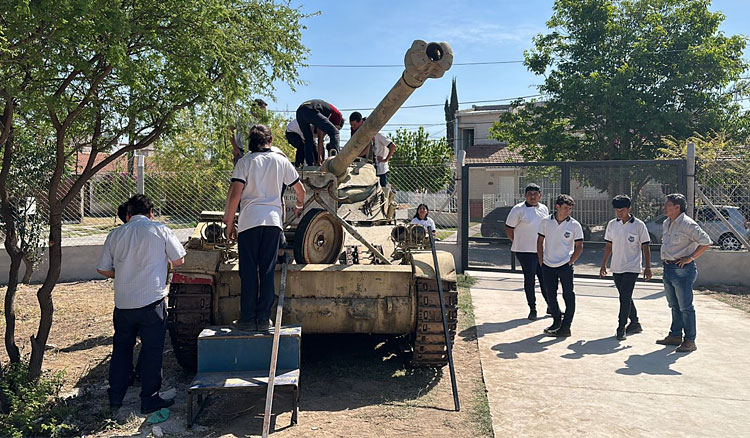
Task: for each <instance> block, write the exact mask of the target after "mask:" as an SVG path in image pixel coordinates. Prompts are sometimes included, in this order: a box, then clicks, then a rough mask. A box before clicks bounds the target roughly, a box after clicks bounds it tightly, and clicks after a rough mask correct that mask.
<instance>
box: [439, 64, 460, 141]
mask: <svg viewBox="0 0 750 438" xmlns="http://www.w3.org/2000/svg"><path fill="white" fill-rule="evenodd" d="M443 111H444V112H445V137H446V138H447V141H448V144H449V145H451V146H454V144H455V143H454V142H455V139H454V138H453V137H454V135H455V133H456V112H457V111H458V91H457V90H456V78H453V81H451V99H450V102H449V101H448V99H445V108H444V109H443Z"/></svg>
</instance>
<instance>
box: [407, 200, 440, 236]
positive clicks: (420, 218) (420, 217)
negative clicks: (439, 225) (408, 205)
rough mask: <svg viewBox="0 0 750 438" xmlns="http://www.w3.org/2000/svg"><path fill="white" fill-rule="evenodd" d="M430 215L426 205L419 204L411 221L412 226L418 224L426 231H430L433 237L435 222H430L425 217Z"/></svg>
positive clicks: (428, 218) (430, 219)
mask: <svg viewBox="0 0 750 438" xmlns="http://www.w3.org/2000/svg"><path fill="white" fill-rule="evenodd" d="M428 214H430V209H429V207H427V204H419V206H417V213H416V214H415V215H414V218H413V219H412V220H411V223H412V224H419V225H421V226H423V227H425V228H427V229H428V230H430V231H432V235H433V236H434V235H435V221H433V220H432V218H430V217H427V215H428Z"/></svg>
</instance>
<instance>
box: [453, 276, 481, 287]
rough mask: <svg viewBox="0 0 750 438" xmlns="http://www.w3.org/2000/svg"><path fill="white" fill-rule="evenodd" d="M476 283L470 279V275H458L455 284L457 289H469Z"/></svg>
mask: <svg viewBox="0 0 750 438" xmlns="http://www.w3.org/2000/svg"><path fill="white" fill-rule="evenodd" d="M476 282H477V279H476V278H474V277H472V276H471V275H468V274H458V281H457V282H456V284H457V285H458V287H465V288H470V287H472V286H474V283H476Z"/></svg>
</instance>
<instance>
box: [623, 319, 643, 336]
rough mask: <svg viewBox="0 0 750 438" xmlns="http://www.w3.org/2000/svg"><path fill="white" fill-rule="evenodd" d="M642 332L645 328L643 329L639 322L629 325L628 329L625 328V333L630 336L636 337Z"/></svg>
mask: <svg viewBox="0 0 750 438" xmlns="http://www.w3.org/2000/svg"><path fill="white" fill-rule="evenodd" d="M642 331H643V327H641V324H640V323H638V322H631V323H630V324H628V326H627V327H625V333H627V334H629V335H634V334H636V333H640V332H642Z"/></svg>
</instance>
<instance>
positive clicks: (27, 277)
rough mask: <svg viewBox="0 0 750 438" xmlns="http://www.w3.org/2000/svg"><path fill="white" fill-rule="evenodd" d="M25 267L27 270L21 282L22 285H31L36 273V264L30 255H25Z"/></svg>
mask: <svg viewBox="0 0 750 438" xmlns="http://www.w3.org/2000/svg"><path fill="white" fill-rule="evenodd" d="M23 265H24V267H25V268H26V269H25V270H24V272H23V279H22V280H21V283H23V284H29V283H31V274H33V273H34V262H33V261H32V260H29V258H28V254H24V255H23Z"/></svg>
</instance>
